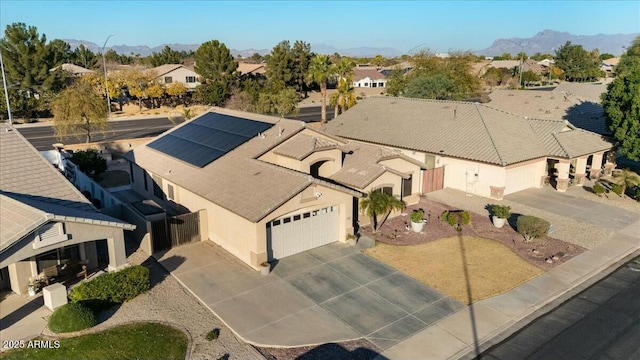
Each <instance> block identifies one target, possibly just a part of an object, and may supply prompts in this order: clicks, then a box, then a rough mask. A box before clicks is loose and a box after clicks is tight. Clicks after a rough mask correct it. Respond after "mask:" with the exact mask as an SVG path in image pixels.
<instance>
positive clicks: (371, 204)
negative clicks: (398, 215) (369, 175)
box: [360, 190, 404, 234]
mask: <svg viewBox="0 0 640 360" xmlns="http://www.w3.org/2000/svg"><path fill="white" fill-rule="evenodd" d="M360 209H361V211H362V212H363V213H365V214H366V215H367V216H368V217H369V218H371V228H372V229H373V233H374V234H375V233H376V231H378V229H379V228H380V227H381V226H382V224H384V222H385V221H386V220H387V218H388V217H389V214H391V211H393V210H398V211H400V210H402V209H404V203H403V202H402V201H401V200H400V199H398V198H397V197H395V196H393V195H389V194H385V193H383V192H382V191H380V190H372V191H369V193H368V194H367V197H366V198H364V199H362V200H361V201H360ZM383 214H384V215H385V216H384V218H383V219H382V221H381V222H380V224H378V215H383Z"/></svg>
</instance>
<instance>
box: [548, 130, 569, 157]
mask: <svg viewBox="0 0 640 360" xmlns="http://www.w3.org/2000/svg"><path fill="white" fill-rule="evenodd" d="M551 136H553V138H554V139H555V140H556V141H557V142H558V145H559V146H560V148H561V149H562V151H564V153H565V155H566V156H567V157H568V158H571V154H569V152H568V151H567V149H565V147H564V146H562V142H561V141H560V139H559V138H558V133H556V132H555V131H552V132H551Z"/></svg>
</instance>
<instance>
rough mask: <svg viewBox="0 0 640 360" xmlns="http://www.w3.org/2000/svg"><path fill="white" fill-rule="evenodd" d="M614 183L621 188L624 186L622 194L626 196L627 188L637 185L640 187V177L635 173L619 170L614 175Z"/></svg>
mask: <svg viewBox="0 0 640 360" xmlns="http://www.w3.org/2000/svg"><path fill="white" fill-rule="evenodd" d="M613 179H614V182H615V183H616V184H618V185H620V186H622V194H623V195H624V193H625V191H626V190H627V187H633V186H636V185H640V175H638V174H636V173H635V172H633V171H631V170H629V169H624V170H618V171H616V172H615V173H614V174H613Z"/></svg>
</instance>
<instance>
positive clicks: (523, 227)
mask: <svg viewBox="0 0 640 360" xmlns="http://www.w3.org/2000/svg"><path fill="white" fill-rule="evenodd" d="M550 226H551V224H550V223H549V222H548V221H546V220H543V219H540V218H538V217H535V216H528V215H523V216H520V217H518V222H517V227H518V233H519V234H520V235H522V236H523V237H524V242H526V243H530V242H531V241H532V240H533V239H537V238H539V237H543V236H545V235H546V234H547V233H548V232H549V227H550Z"/></svg>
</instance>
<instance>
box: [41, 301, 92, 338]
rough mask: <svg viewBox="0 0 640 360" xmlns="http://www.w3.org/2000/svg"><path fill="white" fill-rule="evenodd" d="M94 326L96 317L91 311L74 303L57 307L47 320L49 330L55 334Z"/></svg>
mask: <svg viewBox="0 0 640 360" xmlns="http://www.w3.org/2000/svg"><path fill="white" fill-rule="evenodd" d="M95 325H96V317H95V315H94V314H93V311H91V310H89V309H88V308H86V307H84V306H82V305H80V304H76V303H69V304H66V305H63V306H61V307H59V308H58V309H56V311H54V312H53V314H51V317H50V318H49V329H51V331H53V332H56V333H67V332H72V331H80V330H84V329H88V328H90V327H93V326H95Z"/></svg>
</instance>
